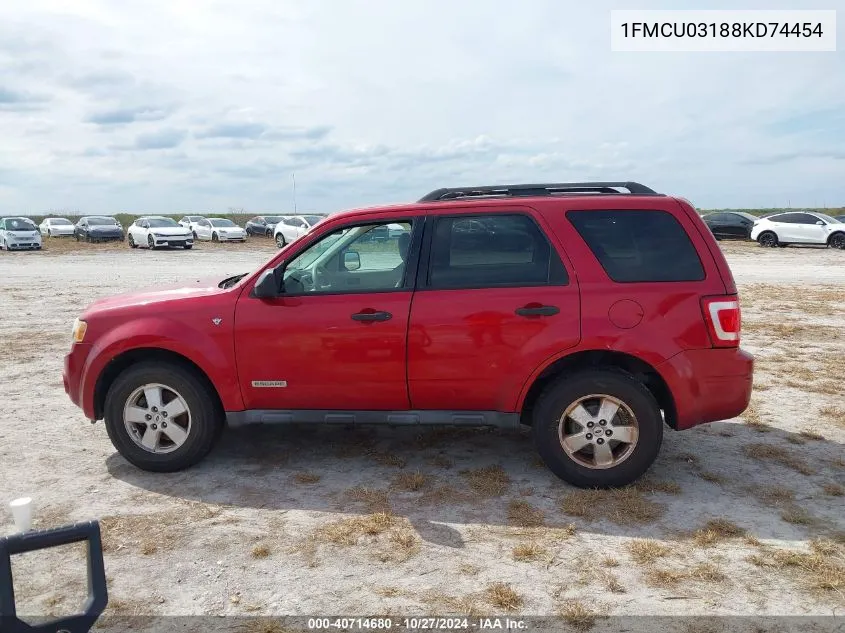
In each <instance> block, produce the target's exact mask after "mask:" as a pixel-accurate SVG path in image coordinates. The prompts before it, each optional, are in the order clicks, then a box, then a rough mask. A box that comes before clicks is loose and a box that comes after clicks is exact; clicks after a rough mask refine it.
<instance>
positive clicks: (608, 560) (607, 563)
mask: <svg viewBox="0 0 845 633" xmlns="http://www.w3.org/2000/svg"><path fill="white" fill-rule="evenodd" d="M601 564H602V566H603V567H619V561H618V560H616V559H615V558H612V557H610V556H606V557H605V558H602V559H601Z"/></svg>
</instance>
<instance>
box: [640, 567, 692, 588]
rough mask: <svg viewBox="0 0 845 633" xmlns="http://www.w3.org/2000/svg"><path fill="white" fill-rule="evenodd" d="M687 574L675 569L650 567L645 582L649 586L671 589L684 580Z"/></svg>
mask: <svg viewBox="0 0 845 633" xmlns="http://www.w3.org/2000/svg"><path fill="white" fill-rule="evenodd" d="M684 578H685V574H684V573H683V572H681V571H677V570H674V569H665V568H660V569H650V570H649V571H648V572H646V574H645V582H646V584H647V585H648V586H649V587H656V588H658V589H671V588H672V587H675V586H676V585H677V584H678V583H679V582H681V581H682V580H684Z"/></svg>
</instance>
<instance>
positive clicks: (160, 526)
mask: <svg viewBox="0 0 845 633" xmlns="http://www.w3.org/2000/svg"><path fill="white" fill-rule="evenodd" d="M220 512H221V511H220V509H219V508H213V507H211V506H207V505H205V504H203V503H189V504H186V507H185V508H184V509H178V510H166V511H163V512H150V513H147V514H128V515H112V516H105V517H102V518H101V519H100V530H101V532H102V539H103V551H104V552H106V553H112V552H119V551H120V552H129V551H133V550H134V551H138V552H140V553H142V554H146V555H149V554H153V553H156V552H164V551H170V550H173V549H176V548H177V547H179V539H178V538H173V535H174V532H178V531H179V530H178V526H184V525H190V524H192V523H196V522H200V521H204V520H210V519H215V518H217V517H218V516H219V515H220Z"/></svg>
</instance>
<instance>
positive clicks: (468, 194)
mask: <svg viewBox="0 0 845 633" xmlns="http://www.w3.org/2000/svg"><path fill="white" fill-rule="evenodd" d="M617 189H627V190H628V192H629V193H630V194H635V195H637V194H639V195H657V192H656V191H654V190H653V189H650V188H649V187H646V186H645V185H641V184H640V183H638V182H631V181H626V182H621V181H620V182H560V183H551V184H538V185H487V186H484V187H452V188H443V189H435V190H434V191H432V192H431V193H429V194H426V195H425V196H423V197H422V198H420V199H419V202H434V201H437V200H454V199H456V198H480V197H487V196H504V197H519V196H551V195H554V194H558V193H611V194H614V193H615V194H619V193H622V192H620V191H617Z"/></svg>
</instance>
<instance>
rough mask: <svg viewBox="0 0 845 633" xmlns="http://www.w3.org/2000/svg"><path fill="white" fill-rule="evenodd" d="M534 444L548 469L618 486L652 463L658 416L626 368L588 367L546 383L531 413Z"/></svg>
mask: <svg viewBox="0 0 845 633" xmlns="http://www.w3.org/2000/svg"><path fill="white" fill-rule="evenodd" d="M532 431H533V436H534V444H535V446H536V448H537V451H538V452H539V453H540V457H541V458H542V459H543V461H544V462H545V463H546V465H547V466H548V467H549V469H550V470H551V471H552V472H553V473H554V474H555V475H557V476H558V477H560V478H561V479H563V480H564V481H566V482H568V483H570V484H572V485H574V486H578V487H580V488H617V487H620V486H626V485H628V484H630V483H632V482H634V481H636V480H637V479H638V478H639V477H640V476H642V474H643V473H645V471H646V470H648V468H649V467H650V466H651V464H652V463H653V462H654V460H655V459H656V458H657V454H658V453H659V452H660V445H661V443H662V441H663V417H662V416H661V414H660V406H659V405H658V404H657V401H656V400H655V399H654V396H653V395H652V394H651V392H650V391H649V390H648V389H646V388H645V386H644V385H643V384H642V383H641V382H639V381H637V380H636V379H634V378H633V377H632V376H631V375H630V374H627V373H623V372H619V371H614V370H589V371H583V372H580V373H577V374H570V375H567V376H563V377H562V378H560V379H558V380H556V381H555V382H553V383H551V384H550V385H549V386H548V387H546V389H545V391H543V393H542V394H541V395H540V398H539V400H538V401H537V404H536V406H535V408H534V414H533V429H532Z"/></svg>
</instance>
